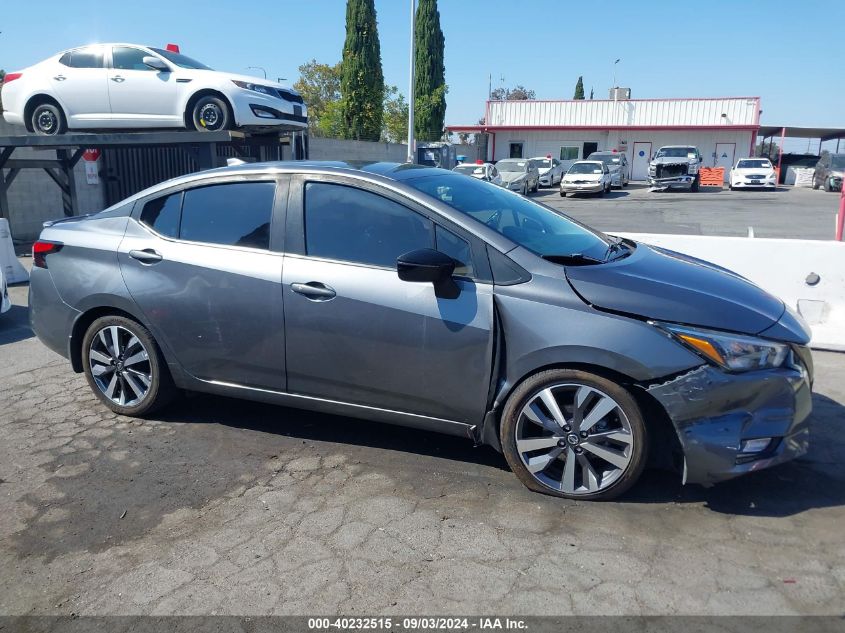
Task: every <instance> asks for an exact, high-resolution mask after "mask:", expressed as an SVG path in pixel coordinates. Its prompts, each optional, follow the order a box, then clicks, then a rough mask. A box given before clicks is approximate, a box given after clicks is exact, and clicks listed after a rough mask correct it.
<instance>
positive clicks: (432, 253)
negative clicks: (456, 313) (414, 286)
mask: <svg viewBox="0 0 845 633" xmlns="http://www.w3.org/2000/svg"><path fill="white" fill-rule="evenodd" d="M396 272H397V273H398V275H399V279H401V280H402V281H413V282H423V283H426V282H428V283H433V284H434V292H435V294H436V295H437V296H438V297H441V298H445V299H454V298H456V297H457V296H458V294H459V293H460V289H459V288H458V284H456V283H455V281H454V279H452V274H453V273H454V272H455V260H454V259H452V258H451V257H449V256H448V255H446V254H445V253H441V252H440V251H436V250H434V249H432V248H421V249H419V250H415V251H411V252H409V253H405V254H404V255H400V256H399V257H397V258H396Z"/></svg>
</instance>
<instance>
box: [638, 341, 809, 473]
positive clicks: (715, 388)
mask: <svg viewBox="0 0 845 633" xmlns="http://www.w3.org/2000/svg"><path fill="white" fill-rule="evenodd" d="M793 359H794V360H793V362H792V364H791V366H788V367H787V366H784V367H781V368H778V369H770V370H764V371H754V372H748V373H742V374H729V373H727V372H724V371H722V370H720V369H718V368H716V367H713V366H711V365H703V366H701V367H698V368H697V369H694V370H692V371H690V372H688V373H686V374H683V375H681V376H678V377H676V378H673V379H672V380H669V381H666V382H662V383H658V384H652V385H649V386H648V387H646V391H647V392H648V393H649V394H650V395H651V396H653V397H654V398H655V399H656V400H657V401H658V402H659V403H660V404H661V405H662V406H663V408H664V409H665V411H666V412H667V414H668V415H669V418H670V419H671V421H672V423H673V425H674V427H675V429H676V431H677V433H678V438H679V439H680V442H681V445H682V448H683V451H684V482H685V483H696V484H705V485H707V484H713V483H716V482H718V481H723V480H726V479H731V478H733V477H736V476H739V475H742V474H745V473H748V472H753V471H756V470H762V469H764V468H769V467H770V466H774V465H775V464H780V463H782V462H786V461H789V460H792V459H795V458H796V457H800V456H801V455H803V454H804V453H806V452H807V450H808V448H809V440H810V430H809V423H808V420H807V418H808V417H809V415H810V412H811V411H812V360H811V359H810V357H809V354H803V353H802V354H798V353H793ZM761 438H771V441H770V442H769V444H768V445H767V446H766V447H765V448H764V449H763V450H757V451H756V452H748V451H744V450H743V447H744V446H746V444H745V442H747V441H748V440H754V439H761Z"/></svg>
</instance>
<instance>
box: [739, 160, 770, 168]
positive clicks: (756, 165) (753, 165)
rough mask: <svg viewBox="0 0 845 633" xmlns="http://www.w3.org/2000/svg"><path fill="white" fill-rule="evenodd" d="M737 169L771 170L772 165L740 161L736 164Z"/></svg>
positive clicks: (759, 161) (764, 161)
mask: <svg viewBox="0 0 845 633" xmlns="http://www.w3.org/2000/svg"><path fill="white" fill-rule="evenodd" d="M736 168H737V169H771V168H772V164H771V163H770V162H769V161H767V160H765V159H761V160H741V161H739V162H738V163H737V164H736Z"/></svg>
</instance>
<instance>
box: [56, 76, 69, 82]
mask: <svg viewBox="0 0 845 633" xmlns="http://www.w3.org/2000/svg"><path fill="white" fill-rule="evenodd" d="M53 79H55V80H56V81H64V80H65V79H67V77H65V76H64V75H56V76H55V77H53Z"/></svg>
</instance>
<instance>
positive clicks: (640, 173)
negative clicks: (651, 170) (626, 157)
mask: <svg viewBox="0 0 845 633" xmlns="http://www.w3.org/2000/svg"><path fill="white" fill-rule="evenodd" d="M650 161H651V143H649V142H647V141H646V142H636V143H634V153H633V156H632V159H631V180H648V164H649V162H650Z"/></svg>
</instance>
